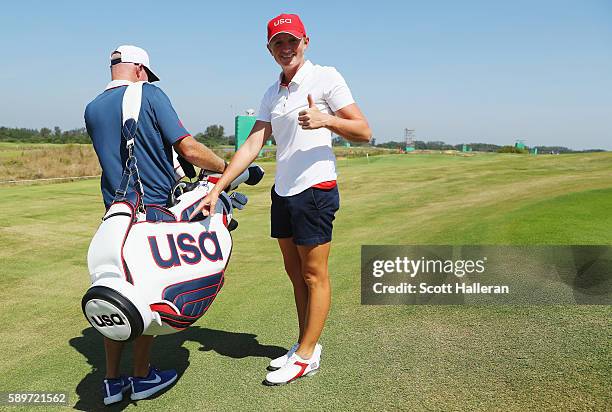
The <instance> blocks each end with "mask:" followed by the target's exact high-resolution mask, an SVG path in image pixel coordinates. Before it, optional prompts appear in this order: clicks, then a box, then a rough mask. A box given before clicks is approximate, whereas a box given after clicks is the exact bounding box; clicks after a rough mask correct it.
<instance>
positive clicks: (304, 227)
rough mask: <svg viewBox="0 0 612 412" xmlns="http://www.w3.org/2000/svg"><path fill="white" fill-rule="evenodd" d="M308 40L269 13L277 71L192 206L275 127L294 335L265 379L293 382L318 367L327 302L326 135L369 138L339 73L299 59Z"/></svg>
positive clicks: (335, 201) (209, 201)
mask: <svg viewBox="0 0 612 412" xmlns="http://www.w3.org/2000/svg"><path fill="white" fill-rule="evenodd" d="M308 43H309V38H308V37H307V36H306V30H305V28H304V25H303V24H302V22H301V20H300V18H299V17H298V16H297V15H295V14H281V15H280V16H278V17H275V18H273V19H272V20H270V22H269V23H268V46H267V47H268V50H269V51H270V54H271V55H272V57H274V60H276V62H277V63H278V64H279V65H280V67H281V69H282V73H281V74H280V76H279V79H278V80H277V81H276V82H275V83H274V84H273V85H272V86H271V87H270V88H269V89H268V90H267V91H266V93H265V95H264V97H263V99H262V102H261V107H260V109H259V114H258V117H257V121H256V123H255V125H254V126H253V129H252V131H251V133H250V135H249V137H248V139H247V140H246V142H245V143H244V144H243V145H242V146H241V147H240V149H239V150H238V151H237V152H236V154H235V155H234V157H233V158H232V160H231V163H230V164H229V166H228V167H227V169H226V170H225V172H224V173H223V176H222V177H221V178H220V179H219V181H218V182H217V184H216V186H215V187H214V189H213V190H212V191H211V192H210V194H209V195H208V196H206V197H205V198H204V199H203V200H202V202H201V203H200V204H199V205H198V207H197V209H196V211H195V212H194V213H193V215H195V214H196V213H197V212H198V211H200V210H202V211H203V213H204V214H205V215H208V214H209V213H210V211H214V210H215V205H216V202H217V199H218V196H219V193H220V192H221V190H222V189H223V188H224V187H226V186H227V185H228V184H229V183H230V182H231V181H232V180H233V179H235V178H236V177H237V176H238V175H239V174H240V173H241V172H242V171H243V170H244V169H246V168H247V167H248V166H249V165H250V164H251V162H252V161H253V160H254V159H255V158H256V157H257V155H258V153H259V151H260V150H261V148H262V146H263V143H264V142H265V141H266V140H267V139H268V138H269V137H270V135H271V134H274V137H275V139H276V144H277V150H276V161H277V169H276V177H275V182H274V186H273V187H272V190H271V197H272V208H271V220H272V222H271V227H272V230H271V232H272V237H274V238H277V239H278V245H279V246H280V250H281V253H282V255H283V260H284V263H285V270H286V271H287V274H288V275H289V279H290V280H291V283H292V284H293V293H294V296H295V305H296V308H297V317H298V324H299V335H298V339H297V343H296V344H295V345H293V346H292V347H291V349H290V350H289V352H287V354H286V355H284V356H281V357H280V358H277V359H274V360H272V361H271V362H270V365H269V367H268V370H271V372H270V373H268V375H267V376H266V380H265V381H264V383H265V384H268V385H282V384H285V383H288V382H291V381H293V380H295V379H297V378H299V377H301V376H306V375H308V374H314V373H315V372H316V371H317V370H318V368H319V367H320V363H321V361H320V360H321V350H322V347H321V345H320V344H319V343H318V341H319V337H320V336H321V332H322V331H323V326H324V324H325V319H326V318H327V314H328V312H329V306H330V301H331V291H330V284H329V278H328V267H327V260H328V257H329V251H330V246H331V240H332V226H333V225H332V222H333V220H334V214H335V213H336V211H337V210H338V207H339V203H340V199H339V195H338V188H337V186H336V164H335V157H334V153H333V151H332V145H331V134H332V132H333V133H336V134H337V135H339V136H342V137H343V138H345V139H347V140H350V141H354V142H368V141H369V140H370V138H371V134H372V133H371V131H370V128H369V126H368V122H367V120H366V118H365V116H364V115H363V114H362V113H361V111H360V110H359V108H358V107H357V104H355V101H354V100H353V97H352V95H351V91H350V90H349V88H348V86H347V84H346V82H345V81H344V79H343V78H342V76H341V75H340V73H338V72H337V71H336V69H335V68H333V67H326V66H318V65H314V64H313V63H311V62H310V61H308V60H305V59H304V53H305V51H306V49H307V48H308Z"/></svg>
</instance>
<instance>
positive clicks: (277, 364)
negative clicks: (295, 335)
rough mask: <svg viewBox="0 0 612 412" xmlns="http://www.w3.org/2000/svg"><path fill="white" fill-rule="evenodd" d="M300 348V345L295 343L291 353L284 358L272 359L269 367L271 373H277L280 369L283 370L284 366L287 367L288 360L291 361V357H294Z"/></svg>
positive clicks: (290, 350)
mask: <svg viewBox="0 0 612 412" xmlns="http://www.w3.org/2000/svg"><path fill="white" fill-rule="evenodd" d="M299 347H300V344H299V343H295V344H294V345H293V346H292V347H291V349H289V352H287V353H285V354H284V355H283V356H279V357H278V358H276V359H272V360H271V361H270V365H268V370H269V371H275V370H278V369H280V368H282V367H283V366H285V363H287V360H289V358H290V357H291V355H293V354H294V353H295V351H296V350H297V349H298V348H299Z"/></svg>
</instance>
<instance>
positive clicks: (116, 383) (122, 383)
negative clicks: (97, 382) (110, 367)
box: [102, 375, 130, 405]
mask: <svg viewBox="0 0 612 412" xmlns="http://www.w3.org/2000/svg"><path fill="white" fill-rule="evenodd" d="M129 390H130V381H129V380H128V378H127V377H125V376H123V375H121V376H120V377H118V378H116V379H104V382H103V383H102V392H103V393H104V405H110V404H111V403H116V402H121V401H122V400H123V394H124V393H125V392H127V391H129Z"/></svg>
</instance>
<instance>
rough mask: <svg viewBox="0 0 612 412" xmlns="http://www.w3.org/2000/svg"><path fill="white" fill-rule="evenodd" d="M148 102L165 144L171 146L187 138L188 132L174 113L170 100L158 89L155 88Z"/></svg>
mask: <svg viewBox="0 0 612 412" xmlns="http://www.w3.org/2000/svg"><path fill="white" fill-rule="evenodd" d="M150 102H151V106H152V109H153V112H154V113H155V118H156V120H157V127H158V128H159V131H160V133H161V135H162V138H163V139H164V141H165V142H167V143H169V144H170V145H173V144H175V143H176V142H178V141H179V140H181V139H183V138H184V137H187V136H189V132H188V131H187V129H185V127H184V126H183V123H181V121H180V120H179V118H178V115H177V114H176V112H175V111H174V108H173V107H172V103H170V99H169V98H168V96H166V94H165V93H164V92H163V91H162V90H161V89H160V88H158V87H155V89H154V91H153V93H152V97H151V99H150Z"/></svg>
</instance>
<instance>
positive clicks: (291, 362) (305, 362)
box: [263, 343, 323, 386]
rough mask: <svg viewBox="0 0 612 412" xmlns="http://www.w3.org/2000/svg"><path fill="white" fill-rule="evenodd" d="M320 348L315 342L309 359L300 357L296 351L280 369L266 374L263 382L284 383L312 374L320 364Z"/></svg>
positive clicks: (266, 383) (269, 383)
mask: <svg viewBox="0 0 612 412" xmlns="http://www.w3.org/2000/svg"><path fill="white" fill-rule="evenodd" d="M322 349H323V347H322V346H321V345H319V344H318V343H317V344H316V346H315V350H314V352H313V353H312V356H311V357H310V359H302V358H301V357H300V356H299V355H298V354H297V353H294V354H292V355H291V356H290V357H289V359H287V362H286V363H285V364H284V365H283V366H282V367H281V368H280V369H278V370H275V371H273V372H270V373H268V374H267V375H266V380H264V381H263V384H264V385H268V386H275V385H284V384H286V383H290V382H293V381H294V380H296V379H298V378H302V377H304V376H312V375H314V374H315V373H317V372H318V371H319V368H320V366H321V351H322Z"/></svg>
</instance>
